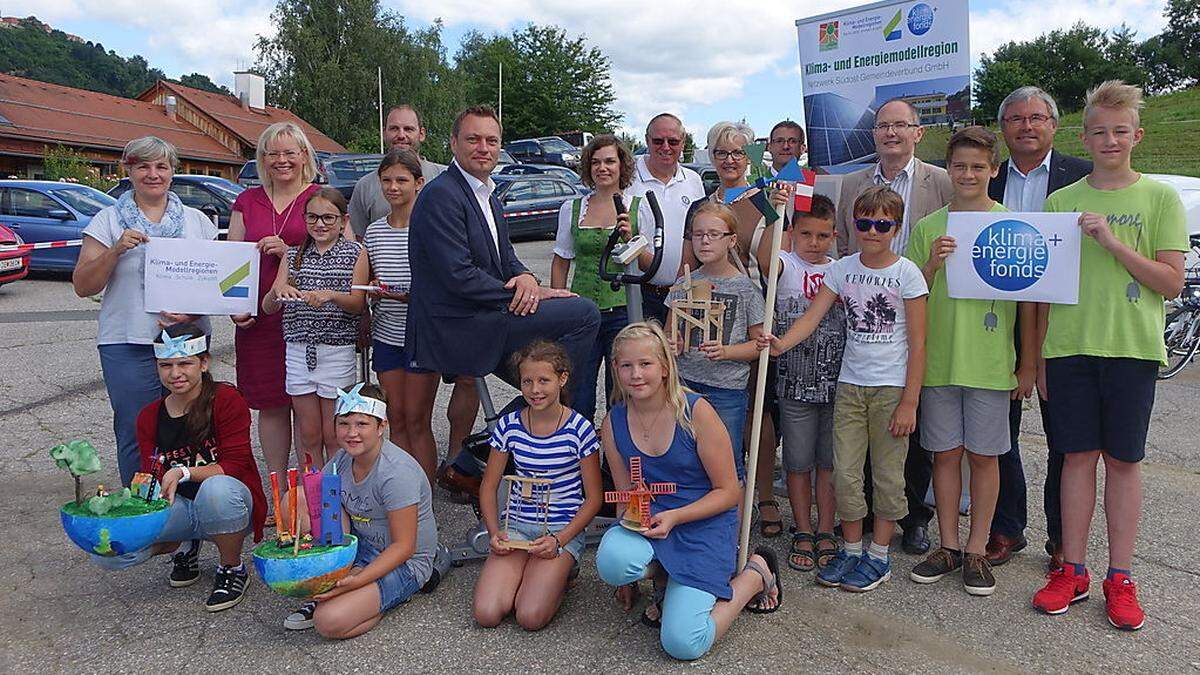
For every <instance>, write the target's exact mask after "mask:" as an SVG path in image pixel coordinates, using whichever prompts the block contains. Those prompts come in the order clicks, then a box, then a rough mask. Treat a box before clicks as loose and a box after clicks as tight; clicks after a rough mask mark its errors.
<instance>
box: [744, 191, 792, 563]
mask: <svg viewBox="0 0 1200 675" xmlns="http://www.w3.org/2000/svg"><path fill="white" fill-rule="evenodd" d="M786 208H787V204H780V205H779V206H777V207H776V208H775V213H776V215H778V216H779V218H778V219H777V220H776V221H775V228H774V229H772V230H771V264H770V266H769V270H768V272H767V300H766V307H765V308H764V310H763V332H765V333H771V332H772V331H774V326H775V294H776V292H777V291H778V288H779V249H780V247H781V246H782V244H783V212H784V210H785V209H786ZM770 358H771V352H770V350H767V349H764V350H762V351H761V352H759V353H758V378H757V379H756V380H755V381H754V411H753V415H754V417H752V418H751V420H750V458H749V460H750V461H749V462H747V464H746V492H745V494H744V495H743V497H742V529H741V534H740V536H739V538H738V564H737V569H739V570H740V569H742V568H743V567H745V566H746V560H747V559H748V558H749V557H750V520H751V518H752V517H753V515H754V508H753V507H754V479H755V477H756V474H757V472H758V444H759V442H760V441H761V440H762V416H763V410H764V408H765V407H766V395H765V394H766V392H767V369H768V368H770V361H769V359H770Z"/></svg>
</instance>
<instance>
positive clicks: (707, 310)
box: [670, 265, 725, 352]
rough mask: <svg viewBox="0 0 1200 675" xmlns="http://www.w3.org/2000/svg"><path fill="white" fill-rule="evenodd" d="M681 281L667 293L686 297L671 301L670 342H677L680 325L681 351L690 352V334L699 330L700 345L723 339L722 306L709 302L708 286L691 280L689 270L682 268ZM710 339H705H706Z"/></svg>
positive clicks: (711, 287) (723, 319) (722, 303)
mask: <svg viewBox="0 0 1200 675" xmlns="http://www.w3.org/2000/svg"><path fill="white" fill-rule="evenodd" d="M683 276H684V281H683V283H682V284H676V285H675V286H672V287H671V290H677V289H683V290H684V292H685V293H686V294H687V297H685V298H682V299H678V300H672V301H671V335H670V337H671V340H672V341H673V342H674V341H675V340H677V339H678V335H679V324H680V323H681V322H682V323H683V326H684V328H683V330H684V332H683V351H685V352H686V351H688V350H690V349H691V348H692V331H693V330H696V329H699V330H700V331H701V334H702V335H703V336H704V337H703V338H701V342H707V341H708V340H717V341H718V342H719V341H720V340H721V338H722V337H724V335H725V303H724V302H722V301H720V300H713V298H712V290H713V285H712V283H711V282H708V281H703V280H697V281H693V280H692V270H691V268H689V267H688V266H687V265H684V266H683ZM710 335H711V336H712V337H709V336H710Z"/></svg>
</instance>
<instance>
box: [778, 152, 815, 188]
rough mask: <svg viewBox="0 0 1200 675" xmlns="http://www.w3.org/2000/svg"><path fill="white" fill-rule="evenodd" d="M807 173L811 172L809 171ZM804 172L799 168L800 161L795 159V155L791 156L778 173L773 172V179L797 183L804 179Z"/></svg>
mask: <svg viewBox="0 0 1200 675" xmlns="http://www.w3.org/2000/svg"><path fill="white" fill-rule="evenodd" d="M807 173H812V172H811V171H809V172H807ZM804 174H805V171H804V169H802V168H800V163H799V162H797V161H796V158H795V157H793V158H792V161H790V162H788V163H787V164H784V165H783V168H782V169H780V170H779V173H777V174H775V180H777V181H784V182H787V183H799V182H801V181H803V180H805V176H804Z"/></svg>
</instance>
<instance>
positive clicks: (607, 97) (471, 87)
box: [455, 25, 620, 138]
mask: <svg viewBox="0 0 1200 675" xmlns="http://www.w3.org/2000/svg"><path fill="white" fill-rule="evenodd" d="M455 62H456V64H457V71H458V74H459V76H460V77H461V78H462V81H463V83H464V86H465V88H466V97H467V100H468V101H469V102H472V103H487V104H489V105H493V106H494V105H497V103H498V99H499V92H498V91H497V90H498V88H499V85H498V73H499V69H500V64H501V63H503V64H504V91H505V99H504V111H503V112H504V129H505V132H504V133H505V136H506V137H507V138H523V137H527V136H543V135H546V134H552V133H555V132H559V131H574V130H579V131H591V132H600V131H607V130H609V129H612V128H613V127H614V126H616V124H617V122H618V120H619V119H620V114H619V113H618V112H617V111H616V110H615V109H614V108H613V104H614V103H615V101H616V95H615V94H614V93H613V85H612V80H611V76H610V70H611V67H612V66H611V63H610V61H609V59H608V57H607V56H605V55H604V53H603V52H601V51H600V50H599V49H597V48H595V47H588V45H587V42H586V40H585V39H584V38H583V37H578V38H574V39H570V38H568V37H567V35H566V33H565V32H564V31H562V30H560V29H558V28H554V27H549V26H536V25H529V26H526V27H525V28H524V29H521V30H517V31H514V32H513V33H512V34H511V35H492V36H490V37H487V36H484V35H481V34H479V33H469V34H468V35H467V36H466V37H465V38H464V40H463V42H462V45H461V47H460V48H459V51H458V54H457V56H456V58H455Z"/></svg>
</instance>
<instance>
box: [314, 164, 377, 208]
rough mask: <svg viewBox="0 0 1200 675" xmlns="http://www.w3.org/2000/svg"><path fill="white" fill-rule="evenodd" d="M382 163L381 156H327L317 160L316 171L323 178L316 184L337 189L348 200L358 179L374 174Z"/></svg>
mask: <svg viewBox="0 0 1200 675" xmlns="http://www.w3.org/2000/svg"><path fill="white" fill-rule="evenodd" d="M382 162H383V155H329V156H328V157H324V158H321V159H318V160H317V170H318V171H320V172H321V176H322V177H323V178H324V180H322V179H321V178H318V179H317V182H318V183H327V184H328V185H329V186H330V187H335V188H337V189H338V190H339V191H340V192H341V193H342V194H343V195H345V197H346V199H347V200H349V199H350V196H351V195H352V194H353V193H354V185H355V183H357V182H358V179H359V178H362V177H363V176H365V175H367V174H369V173H374V172H375V170H376V169H378V168H379V165H380V164H381V163H382Z"/></svg>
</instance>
